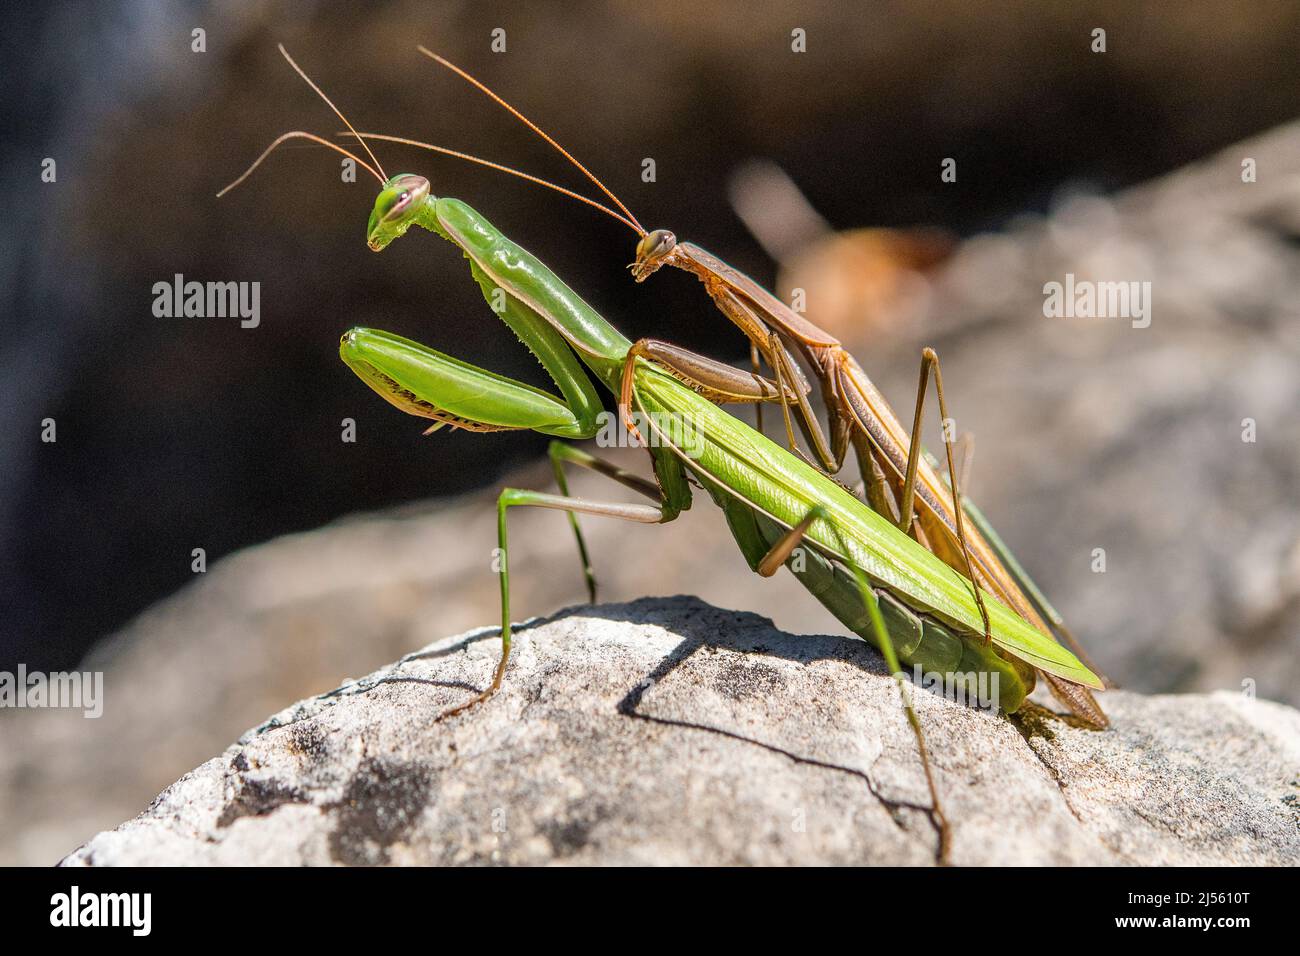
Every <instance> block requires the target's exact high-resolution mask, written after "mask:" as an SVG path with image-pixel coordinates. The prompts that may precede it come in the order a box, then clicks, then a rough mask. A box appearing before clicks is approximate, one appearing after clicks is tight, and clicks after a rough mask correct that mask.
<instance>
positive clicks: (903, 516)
mask: <svg viewBox="0 0 1300 956" xmlns="http://www.w3.org/2000/svg"><path fill="white" fill-rule="evenodd" d="M931 370H933V371H934V391H935V394H936V395H938V397H939V423H940V426H941V427H945V426H946V423H947V422H948V420H949V419H948V403H947V402H945V401H944V398H943V375H942V373H941V372H940V371H939V356H938V354H937V353H936V352H935V351H934V349H931V348H926V349H924V350H922V352H921V378H920V381H919V382H918V383H917V387H916V414H915V415H914V416H913V418H912V437H911V441H910V442H909V443H908V452H907V469H906V472H905V474H904V478H903V495H902V498H901V500H900V501H899V517H898V526H899V528H901V529H902V530H903V531H904V532H909V531H910V529H911V527H912V509H913V507H914V504H915V501H916V469H917V467H918V466H919V465H920V463H921V416H922V413H923V412H924V411H925V391H926V388H925V387H926V385H927V384H928V382H929V378H930V372H931ZM943 448H944V451H945V452H946V453H947V455H948V476H949V481H950V483H951V486H952V510H953V513H954V514H955V515H956V519H957V541H958V543H959V544H960V545H961V552H962V557H963V558H964V559H965V561H966V577H968V578H970V579H971V580H972V581H978V580H979V578H977V577H976V576H975V569H974V562H973V561H972V560H971V554H970V544H969V543H968V542H967V541H966V526H965V522H964V521H963V520H962V514H963V508H962V501H961V491H960V489H959V488H958V487H957V469H956V468H955V467H954V466H953V462H952V442H950V441H948V438H947V436H944V439H943ZM971 590H972V591H973V592H974V594H975V603H976V604H978V605H979V609H980V617H981V618H982V619H983V621H984V643H986V644H987V643H989V642H990V641H992V640H993V636H992V633H991V632H990V630H989V612H988V608H986V607H985V606H984V598H983V597H981V596H980V590H979V588H978V587H976V588H972V589H971Z"/></svg>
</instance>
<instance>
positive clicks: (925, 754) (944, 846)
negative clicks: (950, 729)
mask: <svg viewBox="0 0 1300 956" xmlns="http://www.w3.org/2000/svg"><path fill="white" fill-rule="evenodd" d="M814 521H821V522H822V523H823V524H825V525H826V526H827V527H828V528H829V529H830V531H831V533H832V534H833V535H834V536H835V539H836V541H837V542H838V543H839V546H840V549H841V550H842V551H844V552H845V553H847V552H848V547H847V545H846V544H845V543H844V539H843V537H842V536H841V535H840V531H839V529H838V528H837V527H835V524H834V522H833V521H832V520H831V517H830V514H829V513H828V512H827V511H826V509H825V508H823V507H822V506H821V505H814V506H813V508H812V509H811V510H810V511H809V512H808V514H807V515H806V516H805V517H804V519H803V520H802V521H800V522H799V523H798V524H797V525H795V526H794V527H793V528H791V529H790V530H789V531H787V532H786V533H785V534H784V535H782V536H781V537H780V538H779V539H778V540H777V541H776V543H775V544H773V545H772V547H771V549H770V550H769V551H768V552H767V554H766V555H764V556H763V559H762V560H761V561H759V563H758V566H757V568H756V569H755V570H757V571H758V573H759V574H761V575H763V576H764V577H771V576H772V575H773V574H775V573H776V572H777V570H779V569H780V567H781V565H783V564H785V562H786V561H787V560H788V559H789V558H790V555H791V553H792V552H793V551H794V549H795V548H797V547H798V546H799V544H800V542H802V541H803V539H804V536H805V535H806V534H807V533H808V529H809V528H810V527H811V526H812V523H813V522H814ZM848 567H849V570H850V571H851V572H852V573H853V577H854V580H855V581H856V582H857V586H858V592H859V596H860V597H861V598H862V604H863V606H864V607H865V608H866V610H867V614H868V615H869V616H870V618H871V627H872V630H873V631H874V632H875V635H876V640H877V641H878V642H879V645H880V650H881V653H882V654H884V657H885V663H886V665H887V666H888V667H889V672H890V673H891V674H893V675H894V680H895V681H896V682H897V684H898V693H899V695H900V696H901V697H902V700H903V710H904V711H905V713H906V714H907V722H908V724H909V725H910V726H911V728H912V733H913V734H914V735H915V736H916V746H917V751H918V752H919V753H920V756H921V767H922V769H923V770H924V771H925V783H926V786H927V787H928V788H929V790H930V804H931V810H930V818H931V821H932V822H933V823H934V826H935V829H936V830H937V831H938V832H939V851H938V853H937V858H938V861H939V863H940V864H942V865H947V863H948V856H949V851H950V848H951V844H952V829H951V827H950V826H949V824H948V818H947V817H946V816H945V815H944V812H943V807H942V805H941V804H940V802H939V791H938V789H937V788H936V787H935V784H934V773H933V772H932V771H931V769H930V756H929V751H928V750H927V748H926V745H925V733H924V732H923V731H922V729H921V721H920V718H918V717H917V716H916V710H915V709H914V708H913V706H912V695H911V692H910V690H909V689H908V685H907V681H906V679H905V678H904V677H903V669H902V667H901V666H900V665H899V663H898V655H897V654H896V653H895V651H894V643H893V641H892V640H891V639H890V636H889V629H888V628H887V627H886V626H885V619H884V616H883V615H882V614H881V611H880V604H879V603H878V602H877V600H876V594H875V592H874V591H873V590H872V588H871V582H870V581H868V580H867V576H866V574H864V573H863V571H862V569H861V568H859V567H857V566H856V565H848Z"/></svg>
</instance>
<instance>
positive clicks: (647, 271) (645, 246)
mask: <svg viewBox="0 0 1300 956" xmlns="http://www.w3.org/2000/svg"><path fill="white" fill-rule="evenodd" d="M676 248H677V237H676V236H675V235H673V234H672V233H671V232H669V231H668V230H667V229H656V230H654V231H653V232H647V233H646V234H645V235H644V236H642V237H641V241H640V242H638V243H637V244H636V261H635V262H633V263H632V264H631V265H630V266H628V268H629V269H631V270H632V276H633V277H634V278H635V279H636V281H637V282H644V281H645V280H646V279H647V278H649V277H650V276H652V275H654V273H655V272H657V271H658V270H659V268H660V267H661V266H663V265H666V264H667V262H668V258H669V256H671V255H672V254H673V250H674V249H676Z"/></svg>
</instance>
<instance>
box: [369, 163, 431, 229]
mask: <svg viewBox="0 0 1300 956" xmlns="http://www.w3.org/2000/svg"><path fill="white" fill-rule="evenodd" d="M428 195H429V180H427V179H425V178H424V177H423V176H416V175H414V174H412V173H402V174H401V175H398V176H394V177H393V178H392V179H390V180H389V181H388V183H387V185H385V187H384V191H383V192H382V193H380V194H379V198H378V199H377V200H376V201H375V211H376V212H377V213H378V214H379V217H380V219H381V220H383V221H384V222H395V221H397V220H399V219H401V218H402V217H403V216H404V215H406V213H407V211H408V210H410V209H411V208H413V207H416V206H419V204H420V203H422V202H423V201H424V199H425V197H427V196H428Z"/></svg>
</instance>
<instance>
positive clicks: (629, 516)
mask: <svg viewBox="0 0 1300 956" xmlns="http://www.w3.org/2000/svg"><path fill="white" fill-rule="evenodd" d="M518 506H526V507H533V508H553V509H555V510H558V511H567V512H569V514H570V516H572V515H573V514H574V513H575V512H580V513H582V514H590V515H602V516H605V517H609V518H622V519H623V520H625V521H639V522H641V523H642V524H658V523H659V522H660V521H662V520H663V519H664V514H665V510H666V509H665V508H663V507H655V506H653V505H638V504H627V503H625V502H609V501H589V500H587V499H585V498H570V497H567V496H565V495H551V494H546V493H545V492H541V491H529V490H528V489H526V488H506V489H504V490H502V492H501V495H500V496H499V497H498V498H497V547H498V548H499V549H500V550H499V553H500V556H501V568H500V571H499V572H498V573H499V574H500V576H501V659H500V660H499V661H497V666H496V670H495V671H493V673H492V681H491V683H490V684H488V686H487V689H485V690H484V691H483V692H482V693H480V694H478V695H477V696H475V697H473V698H471V699H470V700H467V701H466V702H465V703H463V704H457V705H456V706H454V707H450V708H448V709H447V710H444V711H443V712H442V713H441V714H439V715H438V716H437V717H435V718H434V720H435V722H436V721H439V720H445V719H446V718H448V717H453V716H455V715H456V714H459V713H463V712H464V711H466V710H469V709H470V708H471V707H473V706H474V705H475V704H480V703H482V702H483V701H485V700H487V699H488V698H489V697H491V696H492V695H493V694H495V693H496V692H497V691H498V690H500V689H501V681H502V679H503V678H504V677H505V674H506V665H507V663H508V662H509V660H510V641H511V629H510V557H509V548H510V542H509V534H508V532H507V520H506V517H507V514H508V512H509V510H510V509H511V508H513V507H518ZM575 527H576V525H575ZM579 541H581V538H579ZM584 551H585V548H584Z"/></svg>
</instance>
